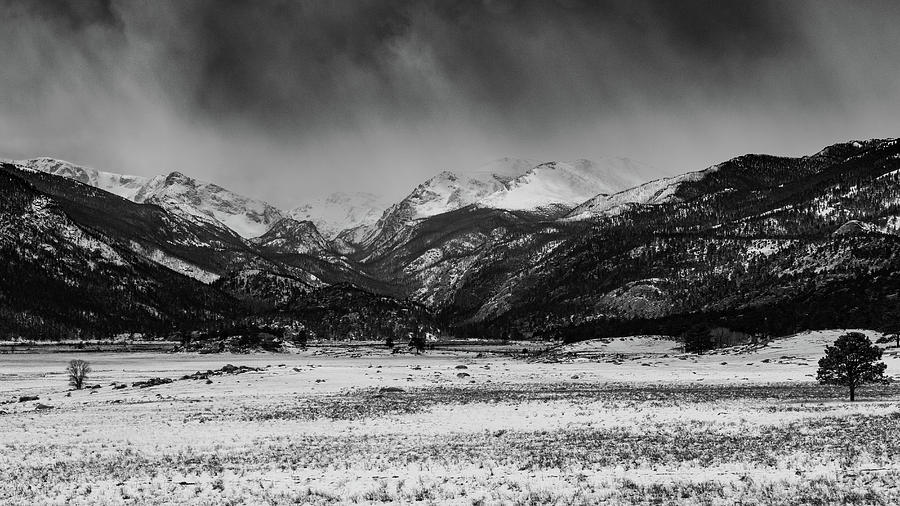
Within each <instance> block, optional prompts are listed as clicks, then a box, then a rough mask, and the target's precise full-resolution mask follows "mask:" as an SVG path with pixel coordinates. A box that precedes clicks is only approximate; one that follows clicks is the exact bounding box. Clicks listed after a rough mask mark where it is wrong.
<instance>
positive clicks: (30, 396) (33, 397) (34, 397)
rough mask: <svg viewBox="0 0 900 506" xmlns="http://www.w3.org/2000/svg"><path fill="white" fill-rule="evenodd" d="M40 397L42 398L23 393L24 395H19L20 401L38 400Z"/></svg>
mask: <svg viewBox="0 0 900 506" xmlns="http://www.w3.org/2000/svg"><path fill="white" fill-rule="evenodd" d="M38 399H40V397H38V396H36V395H23V396H21V397H19V402H29V401H36V400H38Z"/></svg>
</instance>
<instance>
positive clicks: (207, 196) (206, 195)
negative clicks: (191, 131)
mask: <svg viewBox="0 0 900 506" xmlns="http://www.w3.org/2000/svg"><path fill="white" fill-rule="evenodd" d="M14 163H15V164H16V165H18V166H20V167H24V168H26V169H31V170H38V171H41V172H47V173H49V174H54V175H57V176H62V177H66V178H69V179H74V180H76V181H79V182H81V183H84V184H87V185H90V186H94V187H96V188H100V189H101V190H105V191H108V192H110V193H113V194H115V195H118V196H120V197H123V198H126V199H128V200H131V201H133V202H137V203H139V204H142V203H151V204H156V205H159V206H161V207H163V208H165V209H167V210H170V211H172V212H176V213H179V214H180V215H182V216H187V217H191V216H194V217H205V218H212V219H214V220H216V221H217V222H219V223H221V224H222V225H223V226H225V227H227V228H229V229H231V230H232V231H234V232H235V233H237V234H238V235H240V236H242V237H244V238H250V237H257V236H260V235H262V234H264V233H265V232H266V231H267V230H269V228H271V226H272V225H274V224H275V223H276V222H277V221H278V220H280V219H281V218H283V217H284V216H283V214H282V212H281V211H280V210H278V209H276V208H275V207H274V206H272V205H270V204H268V203H266V202H263V201H261V200H255V199H251V198H248V197H244V196H243V195H239V194H237V193H234V192H232V191H230V190H227V189H225V188H222V187H221V186H218V185H216V184H213V183H207V182H205V181H200V180H197V179H194V178H191V177H189V176H186V175H185V174H183V173H181V172H178V171H174V172H171V173H169V174H168V175H166V176H154V177H143V176H129V175H122V174H114V173H111V172H103V171H99V170H96V169H92V168H89V167H82V166H79V165H75V164H73V163H69V162H66V161H62V160H55V159H53V158H34V159H30V160H20V161H16V162H14Z"/></svg>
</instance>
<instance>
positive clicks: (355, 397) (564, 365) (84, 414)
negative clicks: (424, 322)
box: [0, 331, 900, 504]
mask: <svg viewBox="0 0 900 506" xmlns="http://www.w3.org/2000/svg"><path fill="white" fill-rule="evenodd" d="M839 334H840V332H839V331H824V332H814V333H804V334H800V335H797V336H793V337H790V338H785V339H781V340H777V341H774V342H772V343H769V344H768V345H765V346H756V347H750V346H748V347H743V348H738V349H731V350H723V351H719V352H717V353H714V354H710V355H704V356H699V357H697V356H693V355H682V354H681V353H680V350H679V348H678V346H677V344H676V343H674V342H672V341H667V340H662V339H655V338H651V337H635V338H625V339H617V340H610V341H591V342H587V343H579V344H576V345H570V346H564V347H558V348H554V349H552V350H551V351H550V352H548V353H546V354H544V355H542V356H541V357H538V358H535V357H531V358H525V356H524V355H521V354H518V355H516V354H511V355H504V354H493V353H490V352H478V351H477V349H475V350H473V351H471V352H467V351H461V350H455V351H440V350H438V351H433V352H429V353H428V354H425V355H421V356H415V355H410V354H395V355H391V354H389V353H387V352H386V351H384V350H377V349H374V348H373V349H365V348H342V347H332V348H326V347H317V348H311V349H310V350H308V351H304V352H301V353H297V354H279V355H271V354H251V355H195V354H153V353H80V354H22V355H0V401H6V400H8V401H12V402H6V403H4V404H0V448H2V451H0V503H4V504H6V503H11V504H44V503H54V504H135V503H137V504H148V503H149V504H188V503H190V504H223V503H224V504H245V503H249V504H268V503H274V504H295V503H296V504H304V503H313V504H316V503H379V502H391V503H396V502H402V503H424V504H431V503H435V504H543V503H563V504H597V503H604V502H605V503H611V504H620V503H639V504H680V503H684V504H696V503H699V504H734V503H743V504H831V503H859V504H892V503H894V504H895V503H897V502H900V490H898V488H897V485H896V484H897V483H898V482H900V406H898V400H900V388H898V387H895V386H893V385H889V386H879V387H867V388H865V389H864V390H863V391H862V392H861V393H860V399H861V400H860V401H858V402H856V403H852V404H851V403H849V402H845V400H844V394H845V393H844V392H843V391H841V390H840V389H834V388H830V387H821V386H818V385H816V384H815V382H814V381H813V376H814V375H815V369H816V361H817V360H818V358H819V357H820V356H821V355H822V350H823V348H824V345H825V344H827V343H830V342H832V341H833V340H834V339H835V338H836V337H837V336H838V335H839ZM870 335H872V336H873V337H874V336H876V335H877V334H875V333H870ZM71 358H81V359H85V360H88V361H89V362H90V363H91V365H92V367H93V369H94V372H93V374H92V375H91V377H90V378H89V380H88V385H96V384H99V385H101V388H98V389H86V390H83V391H75V392H71V394H70V396H67V394H68V387H67V385H66V380H65V378H64V375H63V369H64V366H65V364H66V363H67V362H68V360H70V359H71ZM885 362H886V363H887V364H888V369H887V372H888V374H889V375H894V376H898V375H900V355H898V353H897V350H896V349H895V348H888V349H887V350H886V352H885ZM225 364H234V365H246V366H251V367H256V368H259V369H260V370H259V371H251V372H245V373H241V374H220V375H210V376H209V380H206V379H180V378H182V377H183V376H184V375H189V374H192V373H195V372H197V371H206V370H209V369H219V368H221V367H222V366H224V365H225ZM154 377H161V378H172V379H173V380H174V381H173V382H172V383H168V384H162V385H158V386H153V387H149V388H139V387H134V386H132V383H133V382H136V381H142V380H146V379H149V378H154ZM114 383H115V384H116V385H122V384H127V386H126V387H124V388H116V387H114V386H112V385H113V384H114ZM24 395H36V396H38V397H39V400H37V401H27V402H18V398H19V397H20V396H24ZM39 405H44V406H51V408H49V409H40V407H39Z"/></svg>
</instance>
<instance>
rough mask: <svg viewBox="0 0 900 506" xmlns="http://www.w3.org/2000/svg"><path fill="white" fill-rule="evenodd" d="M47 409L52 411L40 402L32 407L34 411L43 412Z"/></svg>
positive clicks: (50, 407)
mask: <svg viewBox="0 0 900 506" xmlns="http://www.w3.org/2000/svg"><path fill="white" fill-rule="evenodd" d="M47 409H53V406H49V405H47V404H41V403H40V402H39V403H37V404H36V405H35V406H34V410H35V411H44V410H47Z"/></svg>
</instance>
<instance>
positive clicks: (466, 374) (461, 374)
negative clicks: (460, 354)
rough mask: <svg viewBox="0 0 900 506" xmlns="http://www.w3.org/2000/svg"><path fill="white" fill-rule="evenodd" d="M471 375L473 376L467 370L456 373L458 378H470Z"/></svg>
mask: <svg viewBox="0 0 900 506" xmlns="http://www.w3.org/2000/svg"><path fill="white" fill-rule="evenodd" d="M469 376H471V374H469V373H467V372H461V373H459V374H457V375H456V377H457V378H468V377H469Z"/></svg>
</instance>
